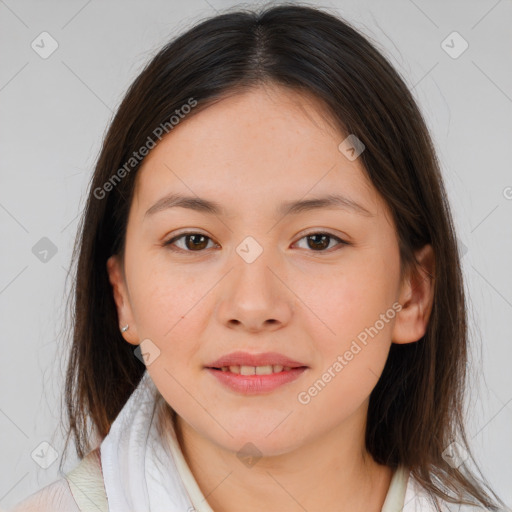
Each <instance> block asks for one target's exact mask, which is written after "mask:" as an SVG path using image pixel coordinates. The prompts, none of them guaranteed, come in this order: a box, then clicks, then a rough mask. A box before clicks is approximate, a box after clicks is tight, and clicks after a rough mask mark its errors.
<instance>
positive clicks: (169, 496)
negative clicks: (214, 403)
mask: <svg viewBox="0 0 512 512" xmlns="http://www.w3.org/2000/svg"><path fill="white" fill-rule="evenodd" d="M166 406H167V404H166V403H165V402H164V399H163V397H162V396H161V395H160V393H158V391H157V389H156V387H155V385H154V383H153V381H152V380H151V379H150V377H149V374H148V373H147V372H146V374H145V375H144V377H143V379H142V380H141V383H140V384H139V386H138V387H137V389H136V390H135V391H134V392H133V393H132V395H131V397H130V399H129V400H128V401H127V403H126V404H125V406H124V407H123V409H122V411H121V412H120V413H119V415H118V416H117V418H116V420H115V421H114V423H113V424H112V427H111V429H110V431H109V434H108V435H107V436H106V437H105V439H104V440H103V441H102V443H101V445H100V450H101V465H102V471H103V480H104V484H105V490H106V495H107V498H108V505H109V512H128V511H137V512H142V511H151V512H164V511H165V512H169V511H173V512H174V511H175V512H190V511H192V510H194V509H195V511H197V512H214V511H213V509H212V508H211V507H210V506H209V504H208V502H207V501H206V499H205V497H204V496H203V493H202V492H201V490H200V488H199V486H198V484H197V482H196V480H195V478H194V476H193V474H192V472H191V470H190V468H189V466H188V464H187V462H186V460H185V458H184V456H183V453H182V451H181V447H180V445H179V443H178V441H177V438H176V432H175V430H174V427H173V423H172V421H170V420H169V419H166V418H168V415H167V414H163V408H164V407H166ZM155 419H156V421H155ZM164 434H168V435H164ZM162 448H164V449H163V450H162ZM463 509H464V508H463V507H461V508H460V510H463ZM435 510H436V509H435V507H434V505H433V504H431V502H430V501H429V499H428V495H427V493H426V492H425V490H424V489H423V488H422V487H421V486H420V485H419V483H418V482H416V480H414V479H413V478H412V477H410V475H409V473H408V472H407V471H406V470H405V469H404V468H402V467H400V468H398V469H397V470H396V471H395V472H394V474H393V477H392V480H391V484H390V487H389V490H388V493H387V495H386V499H385V501H384V504H383V507H382V512H435ZM31 511H34V512H35V511H38V512H44V511H48V512H50V511H52V512H58V511H62V512H64V511H65V512H80V509H79V507H78V505H77V504H76V502H75V500H74V499H73V495H72V493H71V490H70V487H69V484H68V481H67V480H66V479H65V478H60V479H58V480H56V481H55V482H53V483H52V484H49V485H47V486H46V487H43V488H42V489H41V490H39V491H37V492H35V493H34V494H32V495H30V496H29V497H28V498H26V499H25V500H23V501H22V502H21V503H19V504H17V505H16V507H15V508H14V509H12V512H31Z"/></svg>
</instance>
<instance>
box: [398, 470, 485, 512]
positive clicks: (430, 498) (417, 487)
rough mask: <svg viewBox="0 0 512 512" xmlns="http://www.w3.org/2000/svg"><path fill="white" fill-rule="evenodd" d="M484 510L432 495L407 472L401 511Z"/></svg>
mask: <svg viewBox="0 0 512 512" xmlns="http://www.w3.org/2000/svg"><path fill="white" fill-rule="evenodd" d="M484 510H488V509H484V508H478V507H476V506H472V505H466V504H459V503H451V502H448V501H445V500H443V499H442V498H440V497H439V496H434V495H433V494H432V493H430V491H428V490H427V489H425V487H423V485H422V484H421V483H420V482H419V481H418V480H416V479H415V478H414V476H413V474H412V473H410V474H409V477H408V481H407V489H406V492H405V499H404V503H403V509H402V512H475V511H484Z"/></svg>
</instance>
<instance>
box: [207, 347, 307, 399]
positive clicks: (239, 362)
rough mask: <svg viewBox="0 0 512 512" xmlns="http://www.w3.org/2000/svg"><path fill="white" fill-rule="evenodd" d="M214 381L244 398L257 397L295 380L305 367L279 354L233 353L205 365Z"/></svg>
mask: <svg viewBox="0 0 512 512" xmlns="http://www.w3.org/2000/svg"><path fill="white" fill-rule="evenodd" d="M205 369H206V370H207V371H208V373H210V374H211V375H212V376H213V377H215V380H214V382H219V383H221V384H222V385H223V386H224V387H226V388H228V389H230V390H231V391H234V392H236V393H240V394H244V395H257V394H264V393H269V392H271V391H274V390H275V389H277V388H279V387H281V386H283V385H284V384H288V383H290V382H293V381H294V380H296V379H298V378H299V377H300V376H301V375H302V374H303V373H304V372H305V371H306V370H307V369H309V366H307V365H305V364H303V363H300V362H298V361H294V360H292V359H290V358H288V357H286V356H284V355H283V354H278V353H276V352H266V353H263V354H249V353H246V352H233V353H231V354H228V355H226V356H224V357H221V358H220V359H218V360H217V361H214V362H213V363H210V364H209V365H208V366H205Z"/></svg>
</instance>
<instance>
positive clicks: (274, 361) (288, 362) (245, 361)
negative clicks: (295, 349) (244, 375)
mask: <svg viewBox="0 0 512 512" xmlns="http://www.w3.org/2000/svg"><path fill="white" fill-rule="evenodd" d="M269 365H272V366H274V365H282V366H289V367H290V368H292V369H293V368H300V367H306V366H307V365H305V364H304V363H300V362H298V361H294V360H293V359H290V358H289V357H286V356H285V355H283V354H279V353H278V352H263V353H261V354H249V353H248V352H242V351H237V352H231V353H230V354H226V355H225V356H222V357H221V358H220V359H217V360H216V361H213V362H211V363H209V364H207V365H205V367H206V368H208V369H216V368H219V369H220V368H222V367H223V366H269ZM276 375H278V374H276ZM249 377H250V375H249ZM260 377H261V376H260Z"/></svg>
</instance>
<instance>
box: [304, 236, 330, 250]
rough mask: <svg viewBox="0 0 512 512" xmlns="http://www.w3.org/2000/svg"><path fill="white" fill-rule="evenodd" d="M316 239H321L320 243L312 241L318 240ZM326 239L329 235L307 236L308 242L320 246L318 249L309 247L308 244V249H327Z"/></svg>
mask: <svg viewBox="0 0 512 512" xmlns="http://www.w3.org/2000/svg"><path fill="white" fill-rule="evenodd" d="M318 237H320V239H321V241H320V242H318V241H313V239H314V238H318ZM328 238H329V235H319V234H317V235H309V236H308V242H311V241H313V243H314V244H318V243H319V244H320V247H318V246H315V247H311V244H310V247H311V248H312V249H313V248H316V249H318V248H320V249H324V248H325V247H329V242H328V241H327V243H326V240H327V239H328Z"/></svg>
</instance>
